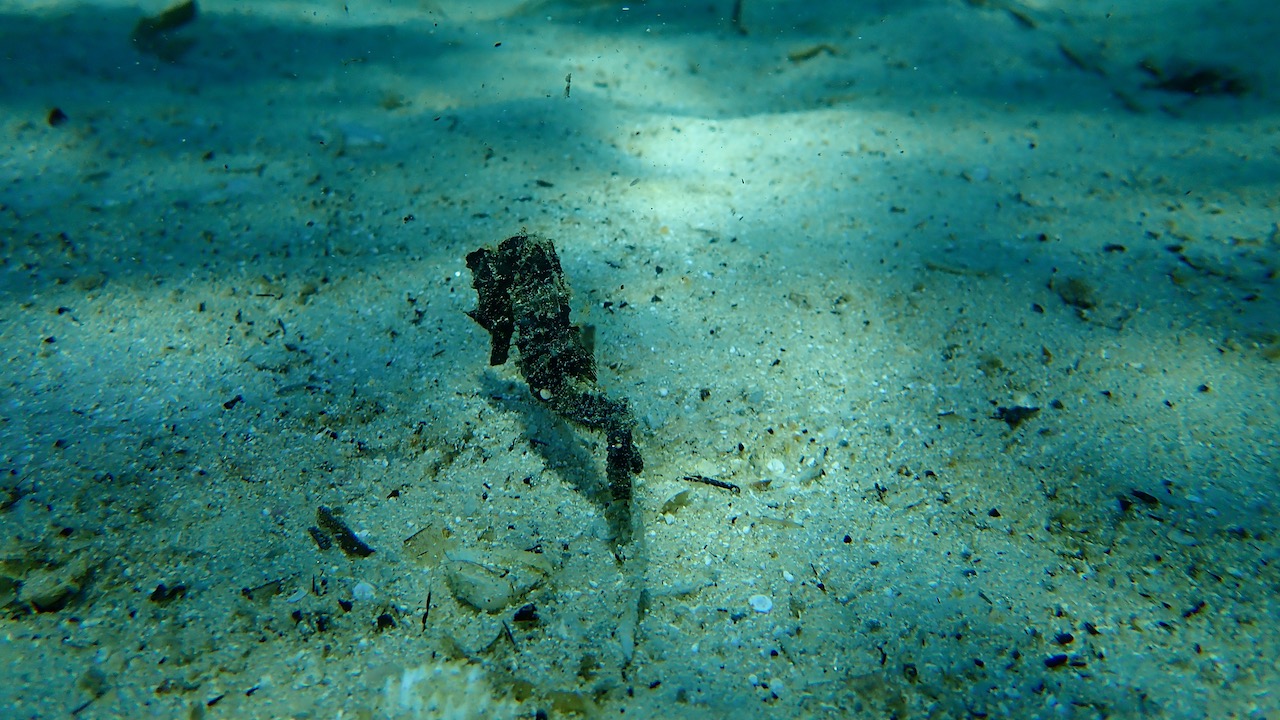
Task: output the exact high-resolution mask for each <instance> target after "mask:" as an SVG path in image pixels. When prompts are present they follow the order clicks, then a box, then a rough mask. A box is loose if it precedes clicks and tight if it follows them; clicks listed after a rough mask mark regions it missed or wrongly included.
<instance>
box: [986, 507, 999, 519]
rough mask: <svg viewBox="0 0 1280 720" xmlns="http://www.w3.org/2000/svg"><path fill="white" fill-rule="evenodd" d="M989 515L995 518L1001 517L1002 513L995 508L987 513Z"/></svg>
mask: <svg viewBox="0 0 1280 720" xmlns="http://www.w3.org/2000/svg"><path fill="white" fill-rule="evenodd" d="M987 515H988V516H989V517H993V518H996V517H1000V511H999V510H997V509H995V508H991V509H990V510H988V511H987Z"/></svg>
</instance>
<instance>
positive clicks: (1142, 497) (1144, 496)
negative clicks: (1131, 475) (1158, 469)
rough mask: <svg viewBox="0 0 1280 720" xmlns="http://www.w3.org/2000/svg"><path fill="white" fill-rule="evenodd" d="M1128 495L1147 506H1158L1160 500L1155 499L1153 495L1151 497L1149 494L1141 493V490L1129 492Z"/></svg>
mask: <svg viewBox="0 0 1280 720" xmlns="http://www.w3.org/2000/svg"><path fill="white" fill-rule="evenodd" d="M1129 494H1130V495H1132V496H1134V497H1135V498H1137V499H1139V500H1141V501H1142V502H1144V503H1146V504H1147V505H1151V506H1155V505H1159V504H1160V498H1158V497H1156V496H1155V495H1152V494H1151V493H1149V492H1143V491H1142V490H1130V491H1129Z"/></svg>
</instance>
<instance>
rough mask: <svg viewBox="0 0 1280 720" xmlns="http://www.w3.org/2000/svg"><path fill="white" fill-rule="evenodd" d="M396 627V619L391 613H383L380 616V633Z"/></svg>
mask: <svg viewBox="0 0 1280 720" xmlns="http://www.w3.org/2000/svg"><path fill="white" fill-rule="evenodd" d="M395 626H396V619H395V618H393V617H391V613H382V614H381V615H379V616H378V631H379V632H381V631H383V630H389V629H391V628H393V627H395Z"/></svg>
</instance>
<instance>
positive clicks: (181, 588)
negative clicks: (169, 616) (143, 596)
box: [147, 583, 187, 605]
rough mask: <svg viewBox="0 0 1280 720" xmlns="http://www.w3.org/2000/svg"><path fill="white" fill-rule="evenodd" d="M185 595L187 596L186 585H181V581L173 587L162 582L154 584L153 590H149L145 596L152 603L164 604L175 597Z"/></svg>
mask: <svg viewBox="0 0 1280 720" xmlns="http://www.w3.org/2000/svg"><path fill="white" fill-rule="evenodd" d="M186 596H187V586H186V585H183V584H182V583H178V584H177V585H174V586H173V587H169V586H167V585H165V584H164V583H160V584H159V585H157V586H156V589H155V590H152V591H151V594H150V595H148V596H147V599H149V600H150V601H151V602H153V603H156V604H157V605H165V604H167V603H169V602H171V601H173V600H175V599H176V598H180V597H186Z"/></svg>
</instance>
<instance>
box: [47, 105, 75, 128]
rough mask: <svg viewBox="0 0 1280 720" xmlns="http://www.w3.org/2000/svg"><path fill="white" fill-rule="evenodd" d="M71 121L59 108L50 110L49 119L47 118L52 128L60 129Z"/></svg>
mask: <svg viewBox="0 0 1280 720" xmlns="http://www.w3.org/2000/svg"><path fill="white" fill-rule="evenodd" d="M69 119H70V118H68V117H67V114H66V113H64V112H62V108H58V107H56V108H54V109H52V110H50V111H49V115H48V117H46V118H45V120H46V121H47V122H48V123H49V126H50V127H58V126H59V125H61V124H63V123H65V122H66V121H67V120H69Z"/></svg>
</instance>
